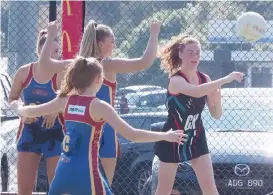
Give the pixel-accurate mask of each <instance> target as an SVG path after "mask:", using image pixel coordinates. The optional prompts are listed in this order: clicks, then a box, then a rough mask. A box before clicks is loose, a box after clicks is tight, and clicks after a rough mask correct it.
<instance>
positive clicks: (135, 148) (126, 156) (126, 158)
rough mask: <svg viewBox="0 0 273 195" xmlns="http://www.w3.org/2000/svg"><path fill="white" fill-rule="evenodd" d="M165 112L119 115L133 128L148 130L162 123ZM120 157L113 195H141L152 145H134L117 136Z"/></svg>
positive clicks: (148, 174) (148, 170) (150, 163)
mask: <svg viewBox="0 0 273 195" xmlns="http://www.w3.org/2000/svg"><path fill="white" fill-rule="evenodd" d="M166 114H167V113H166V112H163V113H161V112H158V113H131V114H124V115H121V118H123V119H124V120H125V121H126V122H127V123H129V124H130V125H131V126H133V127H135V128H140V129H147V130H149V129H150V126H151V124H153V123H157V122H160V121H164V120H165V119H166ZM119 141H120V149H121V157H120V158H119V159H118V162H117V166H116V172H115V176H114V181H113V184H112V189H113V192H114V194H116V195H123V194H130V195H133V194H141V193H140V192H141V191H142V187H143V185H144V183H145V181H146V179H147V178H148V177H149V176H150V175H151V167H152V160H153V156H154V155H153V145H154V144H153V143H134V142H131V141H128V140H126V139H125V138H123V137H122V136H120V135H119Z"/></svg>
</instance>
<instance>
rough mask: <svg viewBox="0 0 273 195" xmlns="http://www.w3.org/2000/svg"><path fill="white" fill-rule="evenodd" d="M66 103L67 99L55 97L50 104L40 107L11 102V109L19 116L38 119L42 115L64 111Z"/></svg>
mask: <svg viewBox="0 0 273 195" xmlns="http://www.w3.org/2000/svg"><path fill="white" fill-rule="evenodd" d="M66 102H67V97H64V98H60V97H57V98H55V99H53V100H51V101H50V102H47V103H44V104H40V105H29V106H23V105H22V104H21V102H20V101H13V102H12V103H11V105H10V106H11V108H12V109H13V110H14V111H16V112H17V113H18V114H19V115H21V116H25V117H39V116H42V115H47V114H52V113H56V112H62V111H64V108H65V105H66Z"/></svg>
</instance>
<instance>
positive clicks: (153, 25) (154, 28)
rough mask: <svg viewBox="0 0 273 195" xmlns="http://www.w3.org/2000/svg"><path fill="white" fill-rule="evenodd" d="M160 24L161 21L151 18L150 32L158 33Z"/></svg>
mask: <svg viewBox="0 0 273 195" xmlns="http://www.w3.org/2000/svg"><path fill="white" fill-rule="evenodd" d="M160 26H161V22H160V21H159V20H157V19H155V18H153V19H152V21H151V25H150V33H151V34H157V35H158V34H159V32H160Z"/></svg>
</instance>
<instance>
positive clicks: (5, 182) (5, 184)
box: [1, 154, 9, 192]
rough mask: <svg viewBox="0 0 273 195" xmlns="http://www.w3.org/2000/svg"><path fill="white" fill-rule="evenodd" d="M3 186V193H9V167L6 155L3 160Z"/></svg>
mask: <svg viewBox="0 0 273 195" xmlns="http://www.w3.org/2000/svg"><path fill="white" fill-rule="evenodd" d="M1 180H2V182H1V185H2V191H3V192H7V191H8V183H9V182H8V181H9V166H8V157H7V155H6V154H4V155H3V157H2V158H1Z"/></svg>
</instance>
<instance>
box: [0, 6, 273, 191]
mask: <svg viewBox="0 0 273 195" xmlns="http://www.w3.org/2000/svg"><path fill="white" fill-rule="evenodd" d="M85 5H86V8H85V22H86V23H87V22H88V21H89V20H90V19H93V20H95V21H96V22H97V23H104V24H107V25H109V26H110V27H111V28H112V29H113V31H114V33H115V36H116V44H117V47H116V49H115V54H114V56H119V57H126V58H133V57H140V56H141V55H142V53H143V51H144V50H145V47H146V44H147V41H148V38H149V22H150V20H151V18H153V17H156V18H158V19H160V20H161V21H162V27H161V32H160V35H159V40H160V45H162V44H164V43H165V42H166V41H168V40H170V39H171V37H172V36H177V35H179V34H182V33H184V32H186V33H189V34H191V35H193V36H196V37H197V38H198V39H200V41H201V43H202V50H203V51H202V55H201V62H200V65H199V70H200V71H201V72H204V73H206V74H208V75H209V76H210V77H211V79H212V80H215V79H218V78H220V77H222V76H225V75H227V74H228V73H230V72H232V71H241V72H244V73H245V78H244V80H243V82H242V83H235V82H234V83H231V84H228V85H225V86H223V89H222V106H223V114H222V116H221V118H220V119H218V120H215V119H213V118H212V117H211V116H210V114H209V111H208V109H207V108H206V109H205V110H204V112H203V114H202V117H203V123H204V126H205V129H206V130H207V140H208V144H209V148H210V153H211V157H212V163H213V168H214V174H215V180H216V184H217V187H218V190H219V192H220V194H221V195H222V194H228V195H233V194H234V195H235V194H236V195H243V194H247V195H251V194H253V195H254V194H255V195H269V194H272V193H273V187H272V186H273V145H272V140H273V124H272V119H271V117H272V115H273V109H272V108H273V107H272V105H273V98H272V96H273V90H272V66H273V55H272V42H273V30H272V29H273V28H272V24H273V12H272V9H273V2H270V1H218V2H207V1H202V2H201V1H200V2H198V1H177V2H169V1H158V2H156V1H154V2H150V1H147V2H145V1H141V2H138V1H129V2H127V1H126V2H125V1H118V2H113V1H109V2H104V1H86V3H85ZM246 11H255V12H258V13H260V14H261V15H263V16H264V17H265V19H266V20H267V31H266V34H265V37H264V38H263V39H261V40H260V41H258V42H256V43H249V42H246V41H244V40H241V39H238V37H236V35H235V32H234V31H235V30H234V28H235V22H236V18H237V17H238V16H239V15H240V14H241V13H242V12H246ZM48 14H49V4H48V2H46V1H41V2H40V1H36V2H34V1H29V2H27V1H24V2H21V1H2V2H1V53H2V56H1V71H3V73H5V75H9V76H10V77H11V78H12V77H13V76H14V74H15V72H16V70H17V69H18V68H19V67H20V66H21V65H23V64H27V63H29V62H33V61H35V60H37V56H36V54H35V45H36V39H37V36H36V35H38V32H39V31H40V30H41V29H43V28H46V25H47V23H48ZM57 19H58V20H59V21H61V3H60V2H57ZM5 75H4V74H3V75H1V85H0V87H1V90H0V92H1V116H2V118H1V122H2V124H1V131H0V132H1V137H0V141H1V142H0V154H1V191H9V192H10V191H17V183H16V182H17V179H16V177H17V176H16V159H17V152H16V143H15V137H16V133H17V131H18V126H19V119H17V118H16V116H15V115H14V113H12V112H11V111H10V110H8V105H7V95H8V93H9V90H10V83H9V82H10V81H11V80H12V79H11V78H8V77H6V76H5ZM117 79H118V90H117V97H116V102H115V103H116V105H115V108H116V110H117V111H118V112H119V113H120V114H121V116H122V118H123V119H124V120H126V121H127V122H128V123H129V124H131V125H132V126H134V127H136V128H144V129H151V130H153V129H158V128H162V124H163V122H164V121H165V120H166V116H167V113H166V108H165V106H164V104H165V100H166V88H167V85H168V75H167V74H166V73H165V72H164V71H163V70H161V69H160V60H158V59H157V60H155V62H154V64H153V65H152V67H151V68H149V69H147V70H144V71H141V72H137V73H129V74H120V75H118V78H117ZM119 139H120V143H121V144H120V145H121V154H122V156H121V158H120V159H118V164H117V168H116V173H115V177H114V181H113V185H112V189H113V192H114V194H115V195H123V194H124V195H125V194H130V195H132V194H143V195H144V194H149V195H150V194H153V193H154V191H155V187H156V183H157V179H156V178H157V169H158V159H156V158H154V153H153V144H152V143H145V144H136V143H132V142H129V141H128V140H126V139H124V138H122V137H121V136H120V137H119ZM47 189H48V186H47V177H46V166H45V161H44V160H43V159H42V161H41V164H40V167H39V171H38V174H37V185H36V189H34V191H42V192H46V191H47ZM172 193H173V194H180V195H181V194H183V195H185V194H190V195H199V194H202V193H201V191H200V187H199V185H198V182H197V178H196V175H195V174H194V171H193V169H192V167H191V164H190V162H185V163H180V164H179V168H178V172H177V176H176V180H175V184H174V187H173V192H172Z"/></svg>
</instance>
